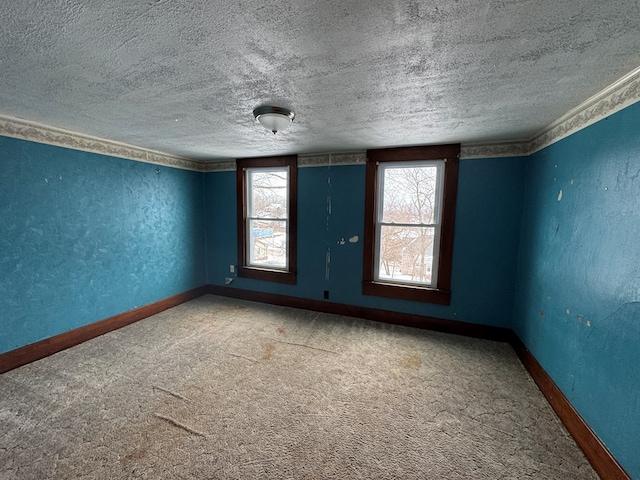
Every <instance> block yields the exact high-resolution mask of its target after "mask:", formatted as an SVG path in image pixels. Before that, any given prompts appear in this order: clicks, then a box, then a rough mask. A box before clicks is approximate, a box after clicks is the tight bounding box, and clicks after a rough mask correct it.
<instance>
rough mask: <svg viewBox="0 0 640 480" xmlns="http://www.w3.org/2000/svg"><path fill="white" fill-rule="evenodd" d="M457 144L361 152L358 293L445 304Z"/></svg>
mask: <svg viewBox="0 0 640 480" xmlns="http://www.w3.org/2000/svg"><path fill="white" fill-rule="evenodd" d="M459 155H460V145H459V144H456V145H440V146H428V147H407V148H389V149H381V150H368V151H367V173H366V175H367V177H366V199H365V238H364V270H363V283H362V292H363V293H364V294H366V295H379V296H385V297H392V298H401V299H405V300H418V301H424V302H432V303H440V304H449V303H450V297H451V292H450V285H451V260H452V251H453V227H454V220H455V202H456V190H457V183H458V163H459V162H458V161H459Z"/></svg>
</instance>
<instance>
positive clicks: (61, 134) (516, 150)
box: [0, 67, 640, 172]
mask: <svg viewBox="0 0 640 480" xmlns="http://www.w3.org/2000/svg"><path fill="white" fill-rule="evenodd" d="M639 100H640V67H638V68H636V69H635V70H633V71H632V72H630V73H629V74H627V75H625V76H624V77H622V78H621V79H619V80H618V81H617V82H615V83H613V84H611V85H610V86H608V87H607V88H605V89H604V90H602V91H601V92H599V93H597V94H596V95H594V96H593V97H591V98H589V99H588V100H586V101H584V102H583V103H581V104H580V105H578V106H577V107H576V108H574V109H572V110H571V111H569V112H567V113H566V114H565V115H563V116H562V117H560V118H558V119H557V120H556V121H554V122H552V123H551V124H549V125H547V127H545V128H544V129H543V130H542V131H540V132H538V133H537V134H536V135H534V136H533V137H532V138H530V139H527V140H522V141H509V142H493V143H473V144H463V145H462V152H461V155H460V156H461V158H466V159H471V158H496V157H521V156H527V155H531V154H532V153H535V152H537V151H539V150H542V149H543V148H545V147H547V146H549V145H552V144H553V143H555V142H557V141H559V140H561V139H563V138H565V137H568V136H569V135H571V134H573V133H575V132H577V131H579V130H582V129H583V128H586V127H588V126H589V125H592V124H594V123H596V122H598V121H599V120H602V119H604V118H606V117H608V116H610V115H612V114H614V113H616V112H618V111H620V110H622V109H624V108H626V107H628V106H630V105H632V104H634V103H636V102H637V101H639ZM0 135H2V136H5V137H13V138H19V139H22V140H29V141H32V142H37V143H44V144H47V145H55V146H59V147H65V148H71V149H74V150H80V151H85V152H93V153H99V154H103V155H110V156H114V157H119V158H125V159H129V160H135V161H138V162H144V163H151V164H155V165H163V166H167V167H173V168H179V169H183V170H193V171H198V172H216V171H227V170H235V160H234V159H228V160H212V161H202V160H192V159H188V158H182V157H176V156H173V155H167V154H165V153H162V152H156V151H153V150H148V149H145V148H140V147H136V146H133V145H126V144H123V143H119V142H115V141H112V140H106V139H103V138H96V137H92V136H89V135H83V134H80V133H75V132H70V131H67V130H62V129H59V128H55V127H50V126H47V125H41V124H37V123H33V122H29V121H26V120H21V119H18V118H13V117H8V116H3V115H0ZM364 162H365V152H364V151H359V152H344V153H325V154H322V153H318V154H305V155H299V166H300V167H315V166H327V165H355V164H360V163H364Z"/></svg>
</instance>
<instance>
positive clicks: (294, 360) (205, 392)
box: [0, 295, 598, 480]
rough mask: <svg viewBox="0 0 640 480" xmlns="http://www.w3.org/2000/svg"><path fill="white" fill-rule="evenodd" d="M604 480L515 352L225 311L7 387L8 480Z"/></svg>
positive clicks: (252, 310) (1, 385) (29, 369)
mask: <svg viewBox="0 0 640 480" xmlns="http://www.w3.org/2000/svg"><path fill="white" fill-rule="evenodd" d="M45 478H57V479H70V478H87V479H88V478H91V479H118V478H147V479H165V478H166V479H174V478H175V479H181V478H194V479H214V478H221V479H253V478H274V479H275V478H278V479H280V478H292V479H293V478H295V479H302V478H309V479H322V478H336V479H347V478H349V479H352V478H353V479H356V478H362V479H381V478H388V479H396V478H397V479H414V478H415V479H417V478H420V479H474V478H483V479H498V478H511V479H562V480H569V479H580V480H588V479H597V478H598V477H597V475H596V474H595V472H594V471H593V470H592V469H591V467H590V466H589V464H588V462H587V460H586V459H585V458H584V456H583V455H582V453H581V452H580V450H579V449H578V447H577V446H576V445H575V443H574V442H573V440H572V439H571V437H569V435H568V433H567V432H566V431H565V429H564V428H563V426H562V425H561V423H560V421H559V420H558V419H557V417H556V416H555V415H554V413H553V411H552V410H551V408H550V407H549V405H548V404H547V402H546V400H545V399H544V397H543V396H542V394H541V393H540V392H539V391H538V390H537V388H536V386H535V384H534V383H533V381H532V380H531V379H530V378H529V376H528V375H527V373H526V372H525V370H524V368H523V367H522V365H521V364H520V363H519V361H518V359H517V357H516V355H515V353H514V352H513V351H512V349H511V348H510V347H509V346H508V345H506V344H503V343H497V342H491V341H486V340H478V339H471V338H465V337H460V336H455V335H447V334H442V333H435V332H430V331H423V330H416V329H410V328H404V327H398V326H392V325H386V324H379V323H374V322H369V321H365V320H358V319H353V318H349V317H341V316H336V315H328V314H318V313H314V312H310V311H304V310H295V309H289V308H284V307H275V306H269V305H261V304H255V303H251V302H243V301H238V300H231V299H225V298H219V297H214V296H211V295H208V296H205V297H201V298H199V299H196V300H193V301H191V302H189V303H186V304H183V305H181V306H178V307H176V308H173V309H171V310H167V311H166V312H163V313H161V314H159V315H156V316H154V317H151V318H148V319H146V320H143V321H141V322H138V323H136V324H134V325H131V326H129V327H126V328H123V329H121V330H118V331H115V332H112V333H110V334H107V335H104V336H102V337H99V338H96V339H94V340H92V341H89V342H86V343H84V344H82V345H78V346H76V347H74V348H71V349H69V350H66V351H64V352H61V353H58V354H56V355H54V356H52V357H49V358H46V359H43V360H41V361H38V362H35V363H33V364H30V365H27V366H24V367H21V368H19V369H16V370H13V371H11V372H8V373H6V374H3V375H0V479H45Z"/></svg>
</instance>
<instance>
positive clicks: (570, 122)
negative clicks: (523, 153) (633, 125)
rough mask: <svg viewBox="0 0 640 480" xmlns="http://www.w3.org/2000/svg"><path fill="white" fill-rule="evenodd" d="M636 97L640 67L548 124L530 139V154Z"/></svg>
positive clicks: (639, 81)
mask: <svg viewBox="0 0 640 480" xmlns="http://www.w3.org/2000/svg"><path fill="white" fill-rule="evenodd" d="M639 100H640V67H638V68H636V69H635V70H632V71H631V72H629V73H628V74H626V75H625V76H624V77H622V78H620V79H619V80H618V81H616V82H614V83H612V84H611V85H609V86H608V87H607V88H605V89H604V90H602V91H600V92H598V93H597V94H595V95H594V96H592V97H591V98H588V99H587V100H585V101H584V102H582V103H581V104H580V105H578V106H577V107H575V108H573V109H571V110H570V111H568V112H567V113H566V114H564V115H563V116H562V117H560V118H559V119H557V120H556V121H554V122H552V123H550V124H549V125H547V126H546V127H545V128H544V129H543V130H542V131H540V132H539V133H538V134H537V135H535V136H534V138H533V139H532V140H531V141H530V149H529V155H530V154H532V153H535V152H537V151H538V150H542V149H543V148H545V147H548V146H549V145H552V144H553V143H556V142H557V141H559V140H562V139H563V138H565V137H568V136H569V135H571V134H573V133H576V132H578V131H580V130H582V129H583V128H586V127H588V126H589V125H593V124H594V123H596V122H599V121H600V120H603V119H604V118H606V117H609V116H611V115H613V114H614V113H616V112H619V111H620V110H622V109H624V108H626V107H628V106H630V105H632V104H634V103H636V102H637V101H639Z"/></svg>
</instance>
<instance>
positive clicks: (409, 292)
mask: <svg viewBox="0 0 640 480" xmlns="http://www.w3.org/2000/svg"><path fill="white" fill-rule="evenodd" d="M362 293H363V294H364V295H375V296H378V297H388V298H397V299H399V300H412V301H415V302H426V303H437V304H439V305H449V304H450V303H451V291H449V290H440V289H437V288H427V287H418V286H413V285H397V284H394V283H383V282H363V283H362Z"/></svg>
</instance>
